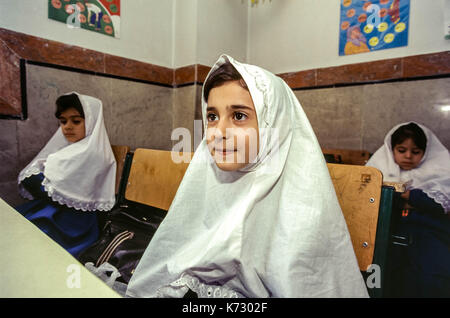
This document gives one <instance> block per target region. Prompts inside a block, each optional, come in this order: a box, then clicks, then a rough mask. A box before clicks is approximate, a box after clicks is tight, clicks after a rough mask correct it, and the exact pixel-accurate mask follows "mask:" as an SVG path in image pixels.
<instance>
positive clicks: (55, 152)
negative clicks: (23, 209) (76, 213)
mask: <svg viewBox="0 0 450 318" xmlns="http://www.w3.org/2000/svg"><path fill="white" fill-rule="evenodd" d="M73 93H75V94H77V95H78V98H79V99H80V102H81V105H82V106H83V111H84V115H85V131H86V137H85V138H83V139H82V140H80V141H78V142H75V143H69V142H68V141H67V140H66V138H65V137H64V135H63V133H62V130H61V127H59V128H58V130H57V131H56V133H55V134H54V135H53V137H52V138H51V139H50V140H49V141H48V143H47V144H46V145H45V146H44V148H43V149H42V150H41V151H40V152H39V153H38V155H37V156H36V157H35V158H34V159H33V160H32V161H31V162H30V163H29V164H28V165H27V166H26V167H25V168H24V169H23V170H22V171H21V172H20V174H19V177H18V183H19V188H20V192H21V194H22V195H23V196H24V197H26V198H28V199H33V197H32V195H31V194H30V193H28V192H27V191H26V190H25V189H24V188H23V186H21V182H22V181H23V180H24V179H25V178H27V177H30V176H31V175H35V174H39V173H43V174H44V176H45V178H44V181H43V182H42V184H43V185H44V187H45V191H46V192H47V194H48V195H49V197H51V198H52V200H53V201H56V202H58V203H60V204H64V205H66V206H68V207H71V208H75V209H77V210H83V211H94V210H100V211H107V210H110V209H111V208H112V207H113V206H114V203H115V180H116V160H115V158H114V154H113V152H112V149H111V144H110V143H109V139H108V135H107V132H106V129H105V124H104V121H103V107H102V102H101V101H100V100H99V99H97V98H94V97H91V96H86V95H80V94H78V93H76V92H73ZM69 94H72V93H69Z"/></svg>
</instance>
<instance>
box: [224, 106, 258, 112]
mask: <svg viewBox="0 0 450 318" xmlns="http://www.w3.org/2000/svg"><path fill="white" fill-rule="evenodd" d="M230 108H231V109H233V110H237V109H247V110H249V111H255V110H254V109H253V108H251V107H249V106H246V105H231V106H230Z"/></svg>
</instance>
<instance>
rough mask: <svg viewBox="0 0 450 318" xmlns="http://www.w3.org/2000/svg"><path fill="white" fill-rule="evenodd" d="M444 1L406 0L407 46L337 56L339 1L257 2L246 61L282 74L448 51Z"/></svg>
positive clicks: (250, 24)
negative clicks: (408, 1)
mask: <svg viewBox="0 0 450 318" xmlns="http://www.w3.org/2000/svg"><path fill="white" fill-rule="evenodd" d="M445 1H448V0H433V1H423V0H410V3H411V7H410V29H409V39H408V42H409V43H408V46H406V47H400V48H394V49H388V50H380V51H374V52H370V53H364V54H355V55H350V56H339V50H338V48H339V23H340V22H339V17H340V1H337V0H336V1H329V0H295V1H289V0H287V1H286V0H271V1H269V0H265V1H259V4H258V5H257V6H253V7H251V8H249V34H248V48H247V61H248V63H252V64H256V65H259V66H262V67H265V68H267V69H268V70H270V71H272V72H274V73H284V72H294V71H300V70H308V69H314V68H321V67H328V66H337V65H344V64H354V63H360V62H367V61H376V60H382V59H390V58H396V57H403V56H410V55H419V54H425V53H432V52H442V51H448V50H450V40H445V39H444V35H445V34H444V30H445V29H444V14H445V8H446V3H445ZM447 8H448V5H447ZM447 10H448V9H447Z"/></svg>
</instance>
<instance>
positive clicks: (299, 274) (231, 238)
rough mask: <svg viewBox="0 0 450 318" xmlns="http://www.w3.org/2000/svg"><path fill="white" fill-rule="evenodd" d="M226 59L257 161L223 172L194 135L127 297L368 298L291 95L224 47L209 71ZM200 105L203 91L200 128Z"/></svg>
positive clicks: (310, 135) (318, 155) (321, 163)
mask: <svg viewBox="0 0 450 318" xmlns="http://www.w3.org/2000/svg"><path fill="white" fill-rule="evenodd" d="M226 60H228V61H230V62H231V63H232V64H233V65H234V67H235V68H236V69H237V70H238V72H239V73H240V74H241V75H242V77H243V79H244V80H245V82H246V84H247V86H248V88H249V91H250V94H251V96H252V99H253V102H254V105H255V108H256V113H257V117H258V127H259V134H260V145H261V149H260V152H259V153H258V157H257V159H256V162H255V163H251V164H249V165H248V166H247V167H246V168H245V169H242V170H241V171H234V172H226V171H222V170H220V169H218V168H217V166H216V164H215V163H214V162H213V160H212V157H211V154H210V152H209V151H208V147H207V144H206V140H205V138H203V140H202V142H201V143H200V145H199V147H198V149H197V150H196V152H195V154H194V157H193V159H192V161H191V163H190V165H189V167H188V169H187V171H186V173H185V176H184V178H183V180H182V182H181V184H180V186H179V188H178V191H177V194H176V196H175V199H174V201H173V202H172V205H171V207H170V209H169V212H168V214H167V216H166V218H165V219H164V221H163V222H162V223H161V225H160V227H159V228H158V230H157V231H156V233H155V235H154V237H153V239H152V241H151V242H150V244H149V246H148V247H147V249H146V251H145V253H144V255H143V257H142V258H141V260H140V262H139V265H138V267H137V268H136V270H135V273H134V275H133V276H132V279H131V281H130V283H129V285H128V289H127V295H128V296H131V297H183V296H184V294H185V293H186V292H187V291H188V288H190V289H191V290H193V291H194V292H196V293H197V294H198V295H199V297H367V290H366V287H365V284H364V281H363V279H362V275H361V273H360V271H359V268H358V264H357V260H356V256H355V253H354V251H353V247H352V243H351V240H350V235H349V232H348V229H347V225H346V223H345V220H344V217H343V214H342V211H341V208H340V206H339V203H338V199H337V196H336V193H335V190H334V187H333V184H332V181H331V178H330V175H329V172H328V169H327V166H326V163H325V160H324V156H323V154H322V151H321V149H320V146H319V144H318V142H317V139H316V137H315V134H314V132H313V130H312V128H311V126H310V124H309V121H308V119H307V117H306V115H305V113H304V112H303V110H302V108H301V106H300V104H299V102H298V100H297V98H296V96H295V95H294V93H293V92H292V90H291V89H290V88H289V87H288V86H287V85H286V83H285V82H284V81H283V80H282V79H281V78H279V77H277V76H275V75H273V74H272V73H269V72H267V71H265V70H263V69H261V68H259V67H256V66H252V65H247V64H242V63H239V62H237V61H235V60H234V59H232V58H231V57H229V56H226V55H222V56H221V57H220V58H219V60H218V61H217V62H216V64H215V65H214V66H213V67H212V69H211V72H213V71H214V70H215V69H216V68H218V67H219V65H221V64H223V63H224V62H225V61H226ZM211 72H210V74H211ZM208 76H209V75H208ZM206 106H207V104H206V101H205V100H204V98H202V110H203V120H204V123H205V131H206V120H205V119H206ZM276 137H278V138H276ZM277 150H278V151H277Z"/></svg>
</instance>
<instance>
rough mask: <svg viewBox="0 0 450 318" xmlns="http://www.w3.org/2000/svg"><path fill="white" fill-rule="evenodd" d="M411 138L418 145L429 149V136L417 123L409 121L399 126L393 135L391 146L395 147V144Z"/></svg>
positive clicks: (423, 148)
mask: <svg viewBox="0 0 450 318" xmlns="http://www.w3.org/2000/svg"><path fill="white" fill-rule="evenodd" d="M409 138H411V139H412V140H413V141H414V143H415V144H416V146H417V147H419V148H420V149H422V150H423V151H425V150H426V149H427V137H426V136H425V133H424V132H423V130H422V128H420V127H419V126H418V125H416V124H415V123H409V124H407V125H403V126H401V127H399V128H398V129H397V130H396V131H395V132H394V133H393V134H392V136H391V146H392V149H394V147H395V145H398V144H401V143H402V142H404V141H405V140H406V139H409Z"/></svg>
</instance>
